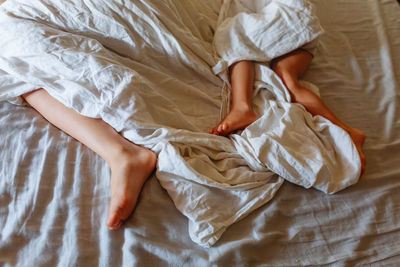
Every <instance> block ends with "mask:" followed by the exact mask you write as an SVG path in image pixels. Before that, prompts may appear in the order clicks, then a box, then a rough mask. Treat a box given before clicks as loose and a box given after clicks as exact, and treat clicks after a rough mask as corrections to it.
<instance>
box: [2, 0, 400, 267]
mask: <svg viewBox="0 0 400 267" xmlns="http://www.w3.org/2000/svg"><path fill="white" fill-rule="evenodd" d="M314 2H315V3H316V5H317V7H318V12H319V17H320V20H321V22H322V25H323V27H324V28H325V30H326V34H325V35H324V36H323V37H322V39H321V46H320V49H319V51H318V53H317V55H316V57H315V59H314V61H313V63H312V65H311V67H310V70H309V72H308V73H307V76H306V79H307V80H310V81H312V82H314V83H315V84H317V85H318V86H319V87H320V90H321V95H322V98H323V99H324V101H325V102H326V103H327V104H328V106H330V107H331V108H332V110H333V111H334V112H335V113H336V114H337V115H338V116H339V117H340V118H342V119H343V120H344V121H345V122H347V123H349V124H350V125H353V126H355V127H358V128H360V129H362V130H363V131H365V132H366V134H367V136H368V138H367V141H366V144H365V148H364V151H365V154H366V156H367V171H366V174H365V176H364V177H363V179H362V180H361V181H360V182H359V183H358V184H357V185H355V186H352V187H351V188H349V189H347V190H345V191H343V192H340V193H337V194H335V195H329V196H328V195H325V194H322V193H319V192H317V191H314V190H305V189H303V188H300V187H297V186H294V185H291V184H287V183H286V184H285V185H284V186H283V187H282V188H281V189H280V191H279V192H278V194H277V195H276V197H275V199H274V200H273V201H272V202H270V203H269V204H267V205H265V206H263V207H261V208H260V209H258V210H257V211H256V212H254V213H253V214H252V215H250V216H249V217H247V218H245V219H244V220H242V221H240V222H238V223H236V224H234V225H233V226H232V227H231V228H229V230H228V231H227V232H226V233H225V235H224V236H223V237H222V239H221V240H220V241H219V242H218V243H217V244H216V246H215V247H213V248H211V249H203V248H200V247H198V246H197V245H195V244H194V243H192V242H191V240H190V238H189V236H188V234H187V227H188V226H187V220H186V219H185V218H184V217H183V216H182V215H180V213H178V212H177V210H176V209H175V208H174V206H173V204H172V202H171V200H170V199H169V198H168V196H167V194H166V193H165V191H163V190H162V189H161V188H160V185H159V184H158V182H157V180H156V179H155V178H154V177H153V178H152V179H150V180H149V182H148V183H147V184H146V186H145V188H144V191H143V194H142V196H141V200H140V203H139V205H138V207H137V209H136V211H135V214H134V215H133V216H132V217H131V219H130V220H129V221H128V222H127V225H126V226H125V228H124V229H123V230H120V231H118V232H116V233H113V234H110V233H109V232H108V230H107V229H106V227H105V226H104V221H105V217H106V209H107V201H108V178H109V174H108V167H107V166H106V165H105V163H104V162H103V161H102V160H101V159H99V158H98V157H97V156H96V155H94V154H93V153H92V152H91V151H89V150H88V149H86V148H85V147H84V146H82V145H80V144H79V143H78V142H76V141H75V140H73V139H71V138H70V137H68V136H66V135H65V134H63V133H61V132H59V131H58V130H57V129H55V128H54V127H52V126H50V125H49V124H48V123H47V122H46V121H44V120H43V119H42V118H41V117H39V116H38V115H37V114H36V113H35V112H34V111H33V110H31V109H26V108H23V107H19V106H13V105H10V104H8V103H1V104H0V114H1V116H0V122H1V126H2V127H1V128H0V135H1V137H2V139H3V140H4V142H3V143H2V144H1V151H2V162H1V163H0V175H1V176H0V177H1V180H0V183H1V184H0V185H1V186H0V188H1V190H2V192H1V195H0V204H1V207H0V215H1V217H0V225H1V229H2V231H1V233H0V238H1V242H0V256H1V258H0V260H1V261H2V262H3V263H4V264H5V265H18V266H26V265H31V264H32V263H33V264H34V265H43V266H44V265H48V266H54V265H57V264H58V265H61V266H63V265H66V264H71V265H74V264H77V265H92V264H93V265H118V264H126V265H128V264H132V263H136V264H140V265H150V264H152V265H155V264H157V265H167V264H170V265H183V264H192V265H202V264H203V265H206V264H209V263H217V264H218V265H230V264H235V263H236V264H238V263H241V262H248V263H251V264H260V263H264V264H267V265H268V264H270V265H305V264H333V263H339V264H343V265H344V264H353V263H358V264H361V263H377V262H380V263H381V264H388V263H393V262H396V260H398V257H399V256H398V255H399V254H400V245H399V244H398V241H397V240H399V237H400V209H399V205H400V204H399V203H400V201H399V200H400V199H399V198H400V197H399V194H398V193H396V192H397V191H398V189H399V186H400V183H399V181H398V178H399V175H400V170H399V167H398V165H399V163H400V162H399V157H398V155H399V152H400V125H399V120H400V114H399V110H398V106H399V93H400V89H399V82H398V81H399V80H400V70H399V67H398V65H396V62H399V60H400V54H399V52H400V34H399V32H400V29H399V25H400V23H399V19H398V18H397V17H398V16H397V14H398V13H399V12H400V11H399V7H398V4H397V3H396V2H395V1H389V0H387V1H380V2H377V1H373V0H370V1H363V2H360V1H357V0H354V1H330V0H325V1H314ZM355 10H357V14H358V15H357V16H354V12H356V11H355ZM19 140H26V143H22V142H20V141H19ZM10 148H12V149H10ZM77 162H79V163H80V164H76V163H77ZM38 166H40V168H38ZM38 173H40V175H38ZM82 188H85V190H82ZM89 189H90V190H89ZM26 199H31V200H32V201H30V202H27V201H26ZM19 203H24V205H19ZM8 218H17V220H15V221H13V223H12V224H11V223H9V222H8V223H7V219H8ZM76 218H79V220H78V223H77V220H76ZM99 240H101V241H102V242H101V243H99V242H98V241H99ZM71 247H75V248H78V249H76V250H73V252H72V250H71Z"/></svg>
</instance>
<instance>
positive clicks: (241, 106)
mask: <svg viewBox="0 0 400 267" xmlns="http://www.w3.org/2000/svg"><path fill="white" fill-rule="evenodd" d="M230 77H231V83H232V107H231V110H230V111H229V114H228V115H226V117H225V118H224V119H223V120H222V121H221V122H220V123H219V124H218V125H217V127H215V128H213V129H211V130H210V133H211V134H216V135H227V134H229V133H230V132H233V131H235V130H239V129H243V128H245V127H247V126H248V125H250V124H251V123H253V122H254V121H255V120H257V115H256V114H255V112H254V111H253V107H252V98H253V85H254V63H253V62H251V61H240V62H237V63H235V64H233V65H232V66H231V67H230Z"/></svg>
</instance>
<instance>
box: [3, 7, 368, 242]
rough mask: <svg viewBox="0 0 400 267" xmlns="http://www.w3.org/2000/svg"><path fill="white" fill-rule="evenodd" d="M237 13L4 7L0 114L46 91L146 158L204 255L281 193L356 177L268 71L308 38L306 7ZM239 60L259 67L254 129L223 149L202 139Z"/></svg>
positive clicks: (339, 149) (354, 168) (223, 103)
mask: <svg viewBox="0 0 400 267" xmlns="http://www.w3.org/2000/svg"><path fill="white" fill-rule="evenodd" d="M243 3H244V2H243V1H242V2H240V1H239V2H238V1H224V2H219V1H214V2H213V3H211V2H207V1H156V0H154V1H149V0H148V1H122V2H119V1H112V2H110V1H83V0H69V1H52V0H42V1H38V0H29V1H28V0H8V1H6V2H5V3H4V4H2V6H1V9H0V36H1V38H0V72H1V76H0V100H10V99H13V98H14V99H15V98H16V97H18V96H20V95H21V94H23V93H26V92H29V91H31V90H34V89H36V88H45V89H46V90H47V91H48V92H49V94H51V95H52V96H53V97H55V98H56V99H58V100H59V101H60V102H62V103H63V104H64V105H66V106H68V107H71V108H73V109H74V110H76V111H78V112H79V113H80V114H82V115H84V116H89V117H93V118H102V119H103V120H104V121H105V122H107V123H108V124H110V125H111V126H112V127H113V128H115V129H116V130H117V131H119V132H120V133H121V134H122V135H123V136H124V137H126V138H127V139H129V140H131V141H132V142H134V143H136V144H139V145H142V146H144V147H147V148H149V149H152V150H153V151H155V152H156V153H157V154H158V165H157V173H156V177H157V179H158V180H159V181H160V184H161V185H162V187H163V188H165V189H166V191H167V192H168V194H169V196H170V197H171V199H172V200H173V202H174V204H175V206H176V207H177V209H178V210H179V211H180V212H182V213H183V214H184V215H185V216H186V217H187V218H188V219H189V225H188V228H189V234H190V237H191V239H192V240H193V241H194V242H196V243H197V244H199V245H201V246H205V247H209V246H212V245H213V244H215V242H216V241H217V240H218V239H219V238H220V237H221V235H222V233H223V232H224V231H225V230H226V228H227V227H228V226H230V225H231V224H233V223H234V222H236V221H238V220H239V219H241V218H243V217H245V216H247V215H248V214H249V213H250V212H252V211H253V210H255V209H257V208H259V207H260V206H262V205H264V204H265V203H267V202H268V201H269V200H271V199H272V198H273V197H274V195H275V193H276V192H277V190H278V189H279V188H280V186H281V185H282V183H283V181H284V180H287V181H290V182H292V183H295V184H297V185H300V186H303V187H305V188H310V187H314V188H317V189H318V190H321V191H323V192H325V193H335V192H337V191H339V190H342V189H344V188H346V187H348V186H350V185H352V184H354V183H356V182H357V181H358V177H359V174H360V162H359V157H358V153H357V150H356V148H355V147H354V145H353V143H352V142H351V139H350V138H349V136H348V134H347V133H346V132H345V131H343V130H342V129H341V128H339V127H337V126H335V125H333V124H332V123H330V122H329V121H328V120H326V119H324V118H322V117H320V116H316V117H312V116H311V115H310V114H309V113H308V112H307V111H306V110H305V109H304V108H303V107H302V106H300V105H298V104H292V103H290V95H289V93H288V92H287V90H286V88H285V87H284V85H283V84H282V82H281V81H280V80H279V78H278V77H277V76H276V75H275V74H274V73H273V72H272V71H271V70H270V69H269V68H268V62H267V61H268V60H270V59H272V58H274V57H276V56H279V55H282V54H284V53H287V52H289V51H291V50H293V49H295V48H298V47H300V46H303V45H305V44H307V43H309V42H311V41H313V40H315V39H316V38H317V37H318V36H319V34H320V33H321V28H320V26H319V22H318V20H316V19H315V17H314V16H313V15H312V11H311V9H310V6H309V5H308V3H307V2H306V1H292V0H286V1H284V0H280V1H278V0H277V1H273V0H272V1H266V2H265V5H261V7H263V8H262V9H261V10H260V9H259V7H257V6H255V7H246V6H243ZM233 7H235V8H233ZM249 10H250V11H249ZM282 29H285V32H284V34H283V33H282ZM214 32H215V33H216V34H215V38H214ZM229 38H230V39H229ZM277 40H280V41H281V42H277ZM241 59H250V60H256V59H259V60H260V61H266V63H258V64H257V69H256V83H255V89H256V90H255V97H254V106H255V109H256V111H257V113H258V114H259V116H260V118H259V119H258V120H257V121H256V122H255V123H253V124H252V125H250V126H249V127H248V128H247V129H245V130H244V131H243V132H241V133H237V134H232V135H231V136H230V138H226V137H220V136H213V135H209V134H207V132H208V130H209V129H210V128H212V127H213V126H215V125H216V124H217V123H218V122H219V121H220V119H221V117H222V116H223V115H224V114H226V112H227V111H228V110H229V105H227V103H228V102H229V83H228V79H227V73H226V70H227V67H228V66H229V65H230V64H232V63H233V62H235V61H237V60H241ZM216 74H218V75H216ZM11 222H12V220H11V219H10V222H9V223H11Z"/></svg>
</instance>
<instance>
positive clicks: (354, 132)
mask: <svg viewBox="0 0 400 267" xmlns="http://www.w3.org/2000/svg"><path fill="white" fill-rule="evenodd" d="M311 60H312V55H311V54H310V53H309V52H307V51H306V50H303V49H298V50H295V51H293V52H290V53H288V54H286V55H284V56H282V57H279V58H277V59H274V60H273V61H272V63H271V67H272V69H273V70H274V71H275V72H276V73H277V74H278V76H279V77H281V79H282V81H283V83H284V84H285V85H286V87H287V88H288V90H289V92H290V95H291V97H292V101H294V102H297V103H300V104H302V105H303V106H304V107H305V108H306V109H307V110H308V111H309V112H310V113H311V114H312V115H314V116H315V115H321V116H323V117H325V118H327V119H328V120H330V121H331V122H332V123H334V124H336V125H337V126H339V127H341V128H343V129H344V130H345V131H347V132H348V133H349V135H350V137H351V139H352V140H353V142H354V144H355V145H356V147H357V150H358V153H359V155H360V159H361V166H362V172H364V165H365V157H364V154H363V153H362V145H363V143H364V140H365V134H364V133H363V132H362V131H360V130H358V129H356V128H352V127H350V126H348V125H346V124H344V123H343V122H342V121H340V120H339V118H337V117H336V116H335V114H333V112H332V111H330V110H329V108H328V107H327V106H326V105H325V104H324V103H323V102H322V100H321V99H320V98H319V97H318V95H316V94H314V93H313V92H312V91H310V90H308V89H307V88H305V87H303V86H301V85H300V84H299V78H301V77H302V76H303V74H304V73H305V71H306V70H307V67H308V65H309V64H310V62H311Z"/></svg>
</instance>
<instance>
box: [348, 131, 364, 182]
mask: <svg viewBox="0 0 400 267" xmlns="http://www.w3.org/2000/svg"><path fill="white" fill-rule="evenodd" d="M346 131H347V132H348V133H349V135H350V138H351V139H352V140H353V142H354V145H355V146H356V148H357V151H358V155H359V156H360V161H361V175H363V174H364V171H365V163H366V160H365V156H364V153H363V152H362V146H363V144H364V141H365V134H364V133H363V132H362V131H360V130H358V129H356V128H351V127H349V128H348V129H347V130H346ZM361 175H360V176H361Z"/></svg>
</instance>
